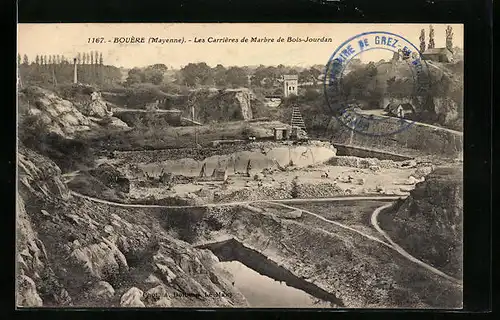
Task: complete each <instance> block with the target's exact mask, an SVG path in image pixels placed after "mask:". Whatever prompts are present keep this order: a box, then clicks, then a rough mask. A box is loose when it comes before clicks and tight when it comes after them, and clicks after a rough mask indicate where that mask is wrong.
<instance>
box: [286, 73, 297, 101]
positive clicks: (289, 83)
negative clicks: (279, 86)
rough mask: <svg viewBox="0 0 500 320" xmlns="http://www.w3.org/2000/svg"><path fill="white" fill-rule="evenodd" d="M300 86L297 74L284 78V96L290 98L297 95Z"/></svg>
mask: <svg viewBox="0 0 500 320" xmlns="http://www.w3.org/2000/svg"><path fill="white" fill-rule="evenodd" d="M298 85H299V76H298V75H296V74H289V75H284V76H283V96H284V97H285V98H286V97H289V96H290V95H292V94H294V95H297V90H298V88H297V87H298Z"/></svg>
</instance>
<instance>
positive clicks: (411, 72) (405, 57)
mask: <svg viewBox="0 0 500 320" xmlns="http://www.w3.org/2000/svg"><path fill="white" fill-rule="evenodd" d="M370 57H372V58H373V57H376V59H375V60H377V59H378V60H377V61H373V60H371V61H367V59H370ZM381 57H383V58H382V59H380V58H381ZM384 58H385V59H384ZM387 58H389V59H387ZM362 60H365V61H363V62H362V63H361V64H360V62H361V61H362ZM387 60H388V61H387ZM355 64H357V66H355ZM325 70H326V72H325V78H324V92H325V97H326V106H327V112H328V113H330V114H332V115H333V116H335V117H336V118H337V119H338V120H339V122H341V123H342V124H343V125H344V126H346V127H348V128H349V129H351V130H353V131H355V132H357V133H360V134H364V135H371V136H386V135H392V134H396V133H398V132H401V131H403V130H406V129H408V128H409V127H410V126H411V125H412V124H413V123H414V121H415V120H414V119H415V117H416V116H417V113H418V112H421V111H423V110H425V108H426V107H427V106H428V104H429V98H430V90H431V77H430V72H429V68H428V65H427V63H426V61H425V60H424V59H423V58H422V54H421V53H420V52H419V50H418V49H417V47H415V46H414V45H413V44H412V43H411V42H409V41H408V40H406V39H405V38H403V37H402V36H400V35H397V34H394V33H391V32H385V31H374V32H365V33H361V34H358V35H356V36H354V37H352V38H350V39H348V40H346V41H345V42H344V43H342V44H341V45H340V46H339V47H338V48H337V49H336V50H335V52H334V53H333V54H332V56H331V57H330V59H329V60H328V63H327V65H326V69H325ZM356 70H357V71H356ZM391 76H392V77H391ZM367 96H369V99H371V100H370V103H371V104H372V105H371V107H370V106H369V109H372V110H362V109H363V108H360V107H359V106H360V105H361V104H363V103H364V104H365V105H366V100H365V98H366V97H367ZM374 101H375V102H374ZM373 103H375V104H376V105H375V106H373Z"/></svg>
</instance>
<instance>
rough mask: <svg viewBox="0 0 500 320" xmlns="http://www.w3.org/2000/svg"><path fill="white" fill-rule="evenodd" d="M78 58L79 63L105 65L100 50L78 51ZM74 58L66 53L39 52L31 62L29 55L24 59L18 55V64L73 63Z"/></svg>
mask: <svg viewBox="0 0 500 320" xmlns="http://www.w3.org/2000/svg"><path fill="white" fill-rule="evenodd" d="M73 59H76V63H77V64H92V65H93V64H95V65H103V57H102V52H98V51H90V52H83V53H82V52H78V53H77V55H76V56H75V57H74V58H73ZM73 59H71V58H70V59H68V58H67V57H65V56H64V55H60V54H51V55H50V54H49V55H46V54H44V55H41V54H37V55H36V56H35V58H34V59H33V60H32V61H31V62H30V60H29V58H28V55H26V54H24V55H23V57H22V59H21V55H20V54H18V55H17V64H18V65H25V66H26V65H32V64H36V65H46V64H70V63H71V64H72V63H73V62H74V61H73Z"/></svg>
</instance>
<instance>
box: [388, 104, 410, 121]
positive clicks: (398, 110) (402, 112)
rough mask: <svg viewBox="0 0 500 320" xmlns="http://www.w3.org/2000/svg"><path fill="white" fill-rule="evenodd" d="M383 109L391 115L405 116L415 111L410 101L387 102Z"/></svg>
mask: <svg viewBox="0 0 500 320" xmlns="http://www.w3.org/2000/svg"><path fill="white" fill-rule="evenodd" d="M385 111H386V112H387V113H388V114H389V115H390V116H393V117H398V118H407V117H408V116H409V115H412V114H414V113H415V108H413V106H412V105H411V104H410V103H395V102H392V103H389V105H388V106H387V107H386V109H385Z"/></svg>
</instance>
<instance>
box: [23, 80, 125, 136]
mask: <svg viewBox="0 0 500 320" xmlns="http://www.w3.org/2000/svg"><path fill="white" fill-rule="evenodd" d="M63 96H64V95H63ZM18 99H19V110H20V114H21V116H22V119H20V120H21V121H23V120H26V121H28V122H29V123H25V124H24V125H22V128H21V129H22V130H28V129H30V126H34V127H35V128H36V133H37V134H43V133H55V134H58V135H60V136H63V137H73V136H74V135H75V134H76V133H78V132H81V131H88V130H90V129H92V128H99V127H101V126H103V125H106V126H108V127H114V128H126V127H127V125H126V124H125V123H124V122H122V121H120V120H119V119H117V118H114V117H112V113H110V112H109V111H108V109H107V106H106V103H105V101H104V100H102V98H101V97H100V95H99V94H97V93H96V94H92V93H89V94H85V93H82V94H80V95H79V96H78V97H77V98H75V97H73V96H72V97H71V101H70V100H66V99H64V98H62V97H61V96H60V95H58V94H56V93H54V92H52V91H49V90H46V89H42V88H39V87H34V86H32V87H28V88H25V89H23V90H22V91H21V92H20V93H19V96H18ZM72 101H73V102H72ZM103 120H107V121H106V123H105V124H104V123H103V122H102V121H103Z"/></svg>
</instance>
